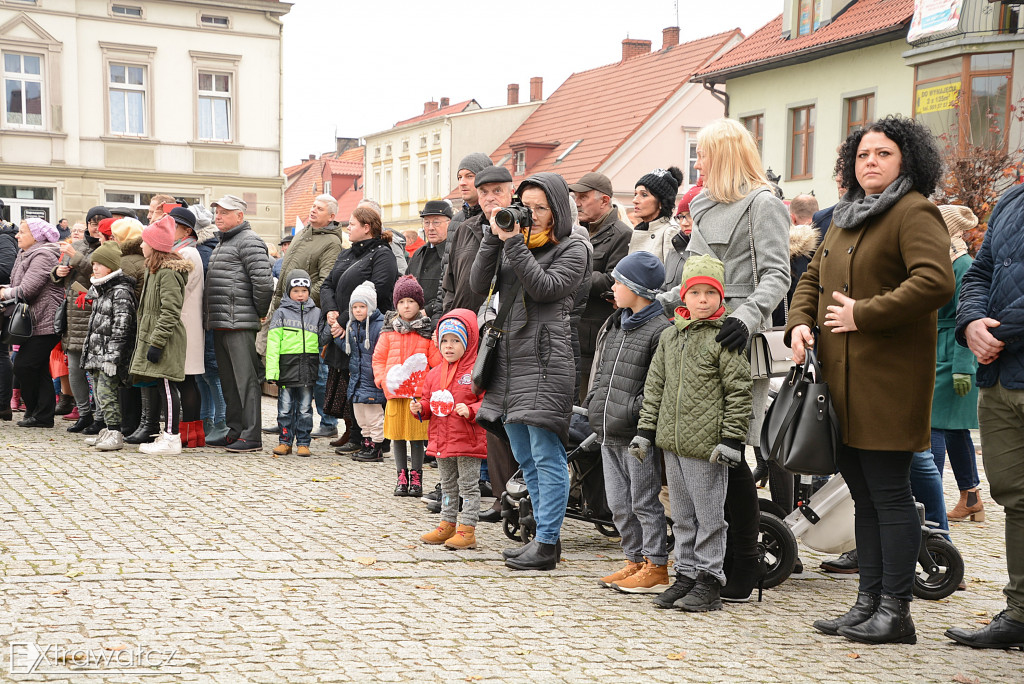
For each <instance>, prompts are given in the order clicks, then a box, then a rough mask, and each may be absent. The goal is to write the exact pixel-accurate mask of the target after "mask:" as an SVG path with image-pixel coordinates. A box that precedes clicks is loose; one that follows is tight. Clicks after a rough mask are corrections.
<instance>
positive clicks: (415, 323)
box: [384, 311, 434, 340]
mask: <svg viewBox="0 0 1024 684" xmlns="http://www.w3.org/2000/svg"><path fill="white" fill-rule="evenodd" d="M392 315H394V318H391V316H392ZM388 319H389V320H385V321H384V327H386V328H387V327H390V328H392V329H393V330H394V331H395V332H398V333H402V334H403V335H406V334H408V333H412V332H414V333H416V334H418V335H419V336H420V337H425V338H426V339H428V340H429V339H430V338H431V337H432V336H433V333H434V322H433V321H431V320H430V317H428V316H427V315H426V314H425V313H423V312H422V311H420V312H419V313H417V314H416V318H414V319H412V320H411V321H407V320H405V319H404V318H402V317H401V316H399V315H398V312H397V311H389V312H388Z"/></svg>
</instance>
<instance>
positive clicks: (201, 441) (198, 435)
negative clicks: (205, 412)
mask: <svg viewBox="0 0 1024 684" xmlns="http://www.w3.org/2000/svg"><path fill="white" fill-rule="evenodd" d="M189 445H190V446H192V447H193V448H199V447H204V446H206V430H204V429H203V421H201V420H196V421H193V422H192V439H190V440H189Z"/></svg>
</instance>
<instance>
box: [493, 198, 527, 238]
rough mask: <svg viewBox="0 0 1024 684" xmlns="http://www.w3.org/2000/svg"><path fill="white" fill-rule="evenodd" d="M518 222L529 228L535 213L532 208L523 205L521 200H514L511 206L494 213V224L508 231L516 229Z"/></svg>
mask: <svg viewBox="0 0 1024 684" xmlns="http://www.w3.org/2000/svg"><path fill="white" fill-rule="evenodd" d="M517 223H518V224H519V227H520V228H529V227H530V226H532V225H533V214H532V213H531V212H530V208H529V207H527V206H523V203H522V202H520V201H519V200H516V201H515V202H513V203H512V206H511V207H506V208H504V209H501V210H499V211H498V213H497V214H495V215H494V225H496V226H498V228H500V229H501V230H503V231H505V232H506V233H511V232H512V231H513V230H515V229H516V224H517Z"/></svg>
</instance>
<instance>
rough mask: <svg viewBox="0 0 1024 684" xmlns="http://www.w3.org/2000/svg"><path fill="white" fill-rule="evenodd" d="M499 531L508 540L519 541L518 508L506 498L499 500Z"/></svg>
mask: <svg viewBox="0 0 1024 684" xmlns="http://www.w3.org/2000/svg"><path fill="white" fill-rule="evenodd" d="M501 529H502V530H503V531H504V532H505V536H506V537H508V538H509V539H512V540H518V539H519V508H518V506H516V504H514V503H512V501H511V500H510V499H509V497H508V496H504V497H502V499H501Z"/></svg>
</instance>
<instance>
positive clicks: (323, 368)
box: [313, 359, 338, 428]
mask: <svg viewBox="0 0 1024 684" xmlns="http://www.w3.org/2000/svg"><path fill="white" fill-rule="evenodd" d="M328 370H329V369H328V368H327V364H326V363H324V360H323V359H320V370H319V371H317V374H316V387H314V388H313V399H314V400H315V401H316V412H317V413H318V414H320V425H321V426H323V425H326V426H327V427H332V428H336V427H338V419H337V418H335V417H334V416H329V415H327V414H326V413H324V404H326V403H327V401H326V399H325V396H326V394H327V371H328Z"/></svg>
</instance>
